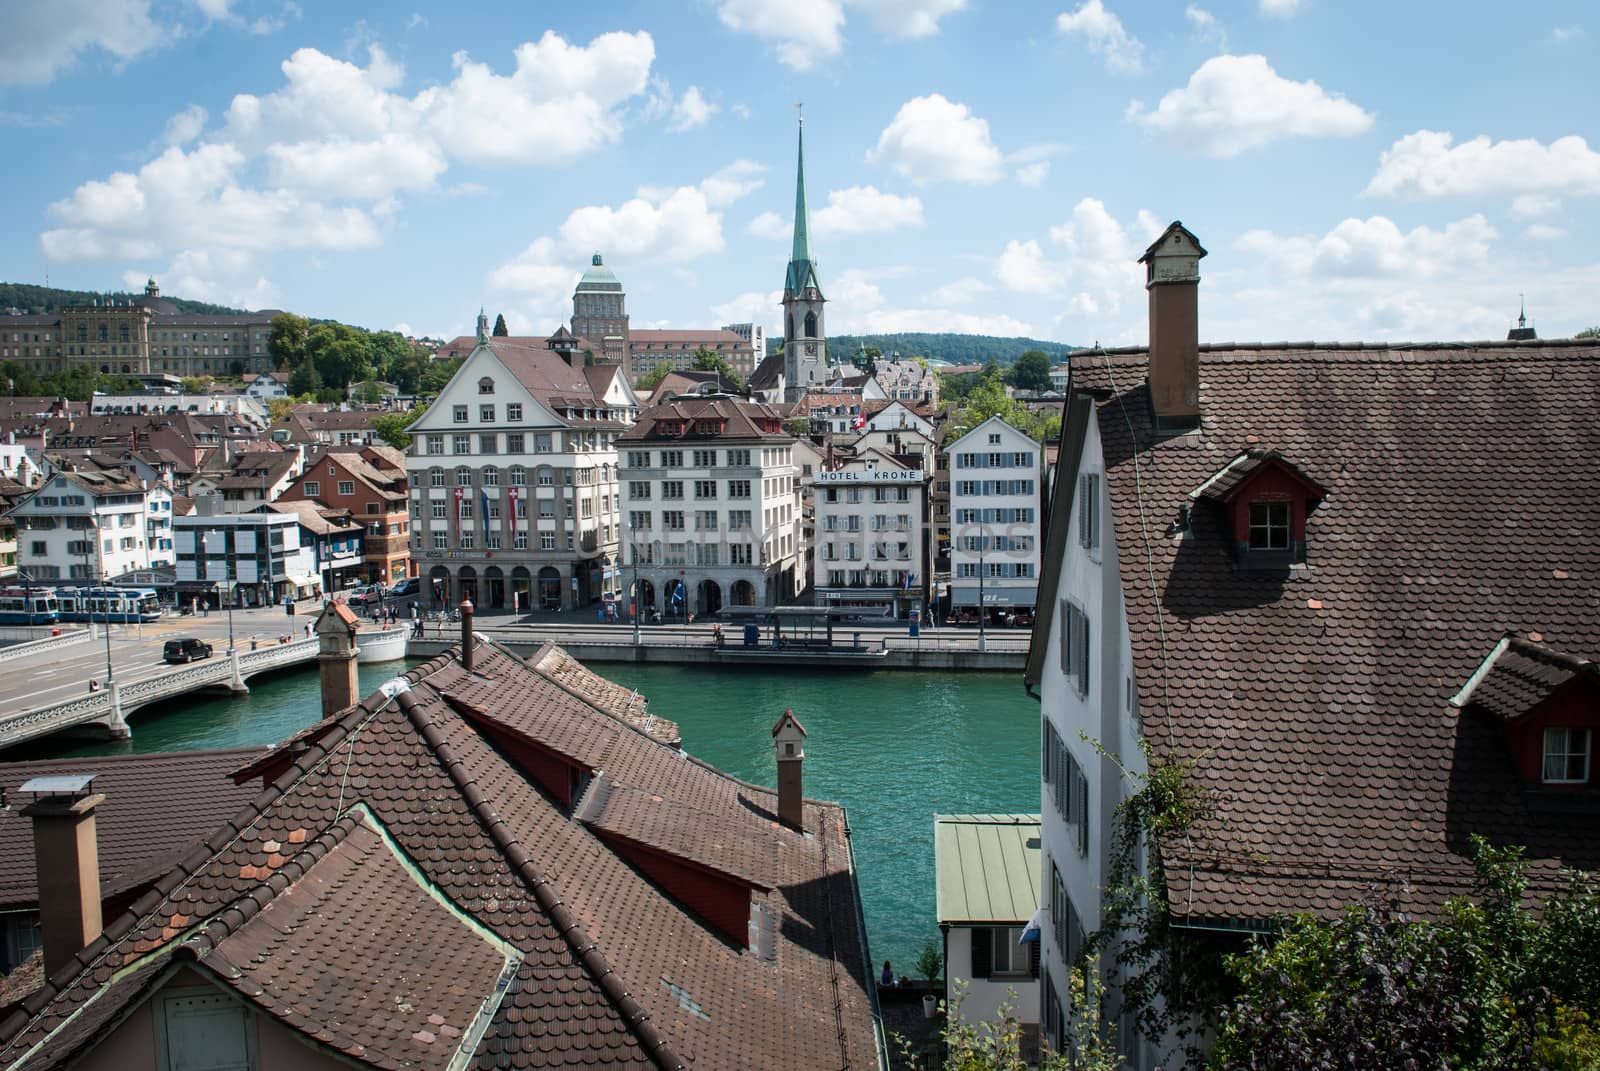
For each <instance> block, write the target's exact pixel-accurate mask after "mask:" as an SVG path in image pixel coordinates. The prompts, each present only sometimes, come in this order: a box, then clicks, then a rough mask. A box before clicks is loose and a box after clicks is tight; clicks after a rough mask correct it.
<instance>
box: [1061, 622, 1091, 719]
mask: <svg viewBox="0 0 1600 1071" xmlns="http://www.w3.org/2000/svg"><path fill="white" fill-rule="evenodd" d="M1060 655H1061V672H1062V673H1063V674H1064V675H1065V676H1066V678H1067V679H1068V680H1069V681H1071V682H1072V687H1073V689H1074V690H1075V691H1076V692H1077V693H1078V695H1079V696H1081V697H1083V698H1085V699H1087V698H1088V697H1089V615H1087V614H1085V613H1084V612H1083V611H1082V610H1080V609H1078V606H1077V604H1076V603H1074V602H1073V601H1072V600H1071V599H1062V600H1061V651H1060Z"/></svg>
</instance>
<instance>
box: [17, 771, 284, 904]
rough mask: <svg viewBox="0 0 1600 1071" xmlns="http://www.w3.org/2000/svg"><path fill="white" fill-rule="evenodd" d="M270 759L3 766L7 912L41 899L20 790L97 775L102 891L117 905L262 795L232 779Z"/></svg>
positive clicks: (30, 829)
mask: <svg viewBox="0 0 1600 1071" xmlns="http://www.w3.org/2000/svg"><path fill="white" fill-rule="evenodd" d="M262 754H264V752H263V749H261V748H233V749H230V750H226V751H182V752H174V753H172V754H156V755H105V756H99V757H95V758H77V759H43V760H40V761H37V762H7V763H0V791H3V793H4V795H5V798H6V800H7V801H8V802H10V803H11V804H13V806H10V807H0V910H9V909H18V908H31V907H33V906H35V905H37V903H38V902H39V892H38V886H37V885H36V884H35V882H34V871H33V823H32V821H31V820H30V819H28V818H24V817H23V816H22V815H21V813H20V810H19V806H20V803H21V802H25V801H26V800H27V798H28V797H27V796H25V795H23V794H22V793H21V792H19V791H18V790H19V789H20V788H21V787H22V785H23V784H24V783H25V782H27V781H30V780H32V779H33V778H35V777H45V776H48V775H59V774H94V775H95V782H94V790H95V791H96V792H100V793H104V794H105V797H106V799H105V802H104V803H102V804H100V806H99V807H98V808H96V810H95V826H96V830H97V833H98V838H97V839H98V842H99V856H100V891H101V894H102V896H103V897H104V898H106V899H108V900H111V899H114V898H115V897H117V896H118V895H119V894H121V893H123V892H126V891H127V890H128V889H130V888H133V887H136V886H138V885H139V884H141V883H143V882H145V881H149V880H153V879H154V878H155V877H156V876H158V875H160V874H162V873H165V872H166V870H167V869H168V868H169V867H170V866H171V865H172V863H173V862H174V861H176V860H177V859H179V858H181V857H182V856H183V855H184V854H185V853H187V852H188V851H189V850H190V849H191V848H193V847H194V846H195V845H196V844H198V843H200V841H201V840H203V839H204V838H205V837H206V836H208V835H209V834H211V833H212V832H213V831H214V830H215V829H216V828H217V826H218V825H219V824H220V823H221V822H223V821H224V820H225V819H226V818H228V817H229V816H230V815H233V814H235V813H237V812H238V810H239V808H240V807H242V806H244V805H245V804H246V803H247V802H248V801H249V800H250V799H251V798H253V797H254V795H255V792H254V791H253V790H250V789H244V788H239V787H237V786H236V785H235V784H234V783H233V782H232V781H230V780H229V779H228V774H229V773H231V772H232V771H233V769H234V768H235V767H237V766H239V765H240V764H241V763H244V762H246V761H249V760H252V759H255V758H257V757H259V756H261V755H262Z"/></svg>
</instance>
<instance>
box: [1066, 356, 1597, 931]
mask: <svg viewBox="0 0 1600 1071" xmlns="http://www.w3.org/2000/svg"><path fill="white" fill-rule="evenodd" d="M1145 367H1146V355H1145V353H1144V352H1143V351H1121V352H1117V353H1109V354H1084V355H1082V356H1076V355H1075V356H1074V357H1073V358H1072V359H1071V368H1072V376H1073V381H1074V386H1075V387H1077V388H1078V389H1080V390H1091V391H1094V392H1095V413H1096V415H1097V418H1098V427H1099V433H1100V439H1101V444H1102V449H1103V453H1104V458H1105V464H1106V482H1107V488H1108V491H1109V494H1110V501H1111V511H1112V514H1113V517H1114V520H1115V527H1116V541H1117V546H1116V553H1117V560H1118V561H1119V562H1120V568H1121V572H1122V592H1123V598H1124V600H1125V604H1126V614H1127V622H1128V628H1129V631H1130V633H1131V639H1132V645H1133V660H1134V667H1135V670H1136V674H1137V683H1138V696H1139V707H1140V716H1141V718H1142V724H1143V728H1144V732H1145V734H1146V736H1147V737H1148V738H1149V739H1150V740H1151V741H1152V742H1153V743H1154V744H1155V745H1156V746H1157V747H1158V749H1160V750H1162V751H1176V752H1177V753H1180V754H1183V755H1187V756H1192V757H1193V758H1194V759H1195V767H1194V776H1195V778H1196V779H1197V781H1198V783H1199V784H1200V785H1202V786H1203V787H1204V789H1205V790H1206V791H1207V794H1208V796H1209V798H1210V799H1212V800H1213V801H1214V802H1215V804H1216V815H1215V817H1214V819H1213V820H1211V821H1210V822H1208V823H1206V824H1205V825H1203V826H1202V827H1199V828H1197V829H1196V830H1195V831H1194V836H1193V837H1192V839H1189V840H1185V841H1181V842H1180V841H1177V840H1168V841H1167V842H1166V843H1165V846H1164V853H1165V855H1166V858H1167V866H1168V873H1169V874H1170V875H1171V876H1172V878H1171V881H1172V886H1171V904H1170V906H1171V908H1172V910H1173V911H1174V912H1175V913H1177V914H1179V915H1182V916H1188V917H1192V918H1197V919H1204V918H1226V919H1232V920H1236V921H1238V920H1252V919H1253V920H1260V919H1265V918H1267V917H1269V916H1271V915H1273V914H1276V913H1279V912H1284V911H1297V910H1312V911H1321V912H1331V911H1335V910H1337V909H1338V908H1339V907H1341V906H1342V905H1345V904H1348V903H1350V902H1352V901H1354V900H1356V899H1358V898H1360V897H1361V896H1362V895H1364V894H1365V892H1366V891H1367V890H1368V889H1369V887H1370V885H1371V884H1372V883H1373V882H1375V881H1385V880H1390V879H1394V880H1396V881H1398V882H1399V884H1398V885H1397V886H1396V889H1397V892H1396V894H1395V895H1396V896H1397V897H1398V898H1399V899H1400V900H1401V901H1402V902H1403V903H1404V905H1405V909H1406V910H1410V911H1416V912H1421V913H1427V912H1431V911H1434V910H1436V909H1437V908H1438V906H1439V904H1440V902H1441V901H1442V900H1443V898H1444V897H1446V896H1448V895H1451V894H1454V893H1461V892H1466V891H1468V890H1469V889H1470V884H1471V880H1472V866H1471V861H1470V857H1469V847H1468V838H1469V836H1470V835H1471V834H1473V833H1481V834H1483V835H1485V836H1487V837H1489V838H1490V839H1491V840H1493V841H1495V842H1498V843H1518V844H1523V845H1526V846H1527V849H1528V855H1529V857H1530V858H1531V859H1532V860H1534V862H1533V864H1532V868H1533V869H1532V873H1533V875H1534V878H1535V880H1536V882H1537V881H1548V880H1551V879H1552V876H1553V874H1554V872H1555V868H1556V867H1557V866H1558V865H1560V864H1566V865H1569V866H1577V867H1583V868H1588V869H1593V868H1595V867H1596V866H1597V865H1600V826H1597V825H1596V824H1595V823H1593V822H1592V821H1587V820H1585V821H1584V822H1580V823H1575V822H1573V821H1572V820H1571V818H1570V817H1563V816H1560V815H1557V814H1552V813H1550V812H1549V811H1548V810H1547V809H1543V808H1541V806H1540V801H1541V794H1540V793H1539V791H1538V790H1537V788H1532V789H1529V788H1527V787H1526V786H1524V785H1523V783H1522V782H1521V781H1519V779H1518V778H1517V775H1516V773H1515V769H1514V767H1513V763H1512V756H1511V755H1510V754H1509V753H1508V750H1507V746H1506V743H1505V739H1504V733H1503V729H1502V727H1501V726H1500V725H1499V724H1498V723H1497V722H1496V721H1495V720H1494V719H1493V718H1492V717H1490V716H1488V715H1486V714H1484V713H1482V712H1481V711H1479V710H1474V709H1467V710H1461V711H1458V710H1457V709H1456V708H1454V707H1453V706H1451V705H1450V703H1449V700H1450V698H1451V697H1452V696H1453V695H1455V694H1456V693H1457V692H1458V691H1459V690H1460V689H1461V688H1462V686H1463V684H1464V683H1465V682H1466V681H1467V680H1468V679H1469V677H1471V676H1472V674H1473V673H1474V671H1475V670H1476V669H1477V668H1478V667H1479V665H1480V664H1481V663H1482V662H1483V660H1484V657H1485V654H1486V653H1487V652H1488V651H1489V650H1490V649H1491V648H1492V647H1493V646H1494V644H1495V642H1496V641H1497V640H1498V639H1499V638H1500V637H1501V636H1502V635H1504V634H1506V633H1508V632H1509V633H1514V634H1517V635H1524V636H1525V635H1528V634H1529V633H1535V632H1537V633H1540V634H1542V636H1543V639H1544V642H1545V643H1547V644H1548V645H1550V646H1551V647H1553V648H1555V649H1557V650H1561V651H1565V652H1570V653H1571V654H1573V655H1575V656H1577V657H1579V658H1594V657H1595V656H1596V655H1597V654H1600V612H1597V610H1596V607H1597V606H1600V540H1597V539H1596V538H1595V536H1594V533H1595V532H1596V531H1600V495H1596V494H1595V493H1594V489H1593V462H1594V459H1595V458H1596V457H1600V424H1597V423H1596V421H1595V419H1594V414H1595V413H1596V412H1600V345H1596V344H1593V343H1591V344H1588V345H1580V344H1559V343H1558V344H1546V345H1540V344H1527V343H1522V344H1517V343H1512V344H1506V343H1483V344H1440V345H1429V346H1412V345H1401V344H1396V345H1387V346H1334V345H1328V346H1310V345H1307V346H1298V345H1291V344H1282V345H1276V346H1274V345H1262V346H1248V347H1235V346H1202V347H1201V349H1200V384H1201V387H1200V399H1201V412H1202V415H1203V425H1202V428H1201V430H1200V431H1199V432H1197V433H1193V434H1190V435H1182V436H1177V437H1168V438H1157V437H1155V436H1153V435H1152V427H1151V416H1150V407H1149V399H1148V392H1147V388H1146V385H1145ZM1068 408H1069V411H1070V410H1071V404H1070V403H1069V406H1068ZM1250 446H1259V447H1260V448H1262V449H1266V450H1276V451H1280V452H1281V453H1282V454H1283V456H1284V457H1286V458H1290V459H1292V460H1293V462H1294V463H1295V464H1296V465H1297V466H1299V467H1300V468H1301V470H1302V471H1303V472H1304V473H1305V474H1306V475H1307V476H1308V477H1310V478H1311V479H1313V480H1316V481H1317V482H1319V483H1320V484H1321V485H1323V486H1324V487H1326V488H1327V492H1328V495H1327V498H1326V500H1325V501H1323V502H1322V503H1321V505H1319V506H1318V507H1317V509H1316V511H1315V513H1313V514H1311V516H1310V518H1309V521H1308V527H1307V532H1306V543H1307V552H1306V568H1305V569H1304V570H1296V571H1295V572H1293V573H1292V574H1289V575H1270V574H1260V573H1251V572H1241V571H1236V570H1235V568H1234V562H1233V559H1232V557H1231V553H1230V552H1231V549H1232V539H1231V533H1230V532H1229V531H1228V530H1227V528H1226V525H1227V521H1226V518H1225V516H1224V510H1223V508H1222V507H1221V506H1219V505H1217V504H1214V503H1209V502H1200V503H1197V504H1196V505H1195V507H1194V509H1193V517H1192V527H1191V531H1190V532H1189V533H1188V534H1187V535H1186V536H1184V537H1182V538H1175V537H1169V536H1168V535H1167V534H1165V532H1166V529H1167V526H1168V523H1169V522H1170V521H1172V520H1173V519H1174V518H1175V517H1176V516H1177V515H1178V511H1179V507H1180V506H1181V505H1183V504H1184V503H1185V502H1187V501H1188V500H1189V499H1188V496H1189V493H1190V492H1191V491H1192V490H1194V489H1195V488H1196V487H1198V486H1199V485H1200V484H1202V483H1203V482H1204V481H1205V480H1206V479H1207V478H1208V477H1210V476H1212V475H1213V474H1215V473H1216V472H1217V471H1218V470H1219V469H1221V468H1222V467H1223V465H1224V464H1225V463H1226V462H1227V461H1228V459H1230V458H1232V457H1234V456H1236V455H1237V454H1238V453H1240V452H1241V451H1242V450H1244V449H1246V448H1247V447H1250ZM1072 483H1073V481H1070V480H1067V481H1062V487H1061V489H1060V494H1059V495H1058V496H1057V499H1056V502H1057V504H1058V505H1059V504H1060V503H1061V502H1062V501H1063V499H1065V500H1066V501H1067V503H1068V505H1070V497H1071V494H1072V493H1073V488H1072V486H1071V485H1072Z"/></svg>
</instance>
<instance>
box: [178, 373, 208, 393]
mask: <svg viewBox="0 0 1600 1071" xmlns="http://www.w3.org/2000/svg"><path fill="white" fill-rule="evenodd" d="M210 385H211V377H210V376H184V377H183V393H185V394H204V393H205V392H206V388H207V387H209V386H210Z"/></svg>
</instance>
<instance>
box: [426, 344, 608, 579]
mask: <svg viewBox="0 0 1600 1071" xmlns="http://www.w3.org/2000/svg"><path fill="white" fill-rule="evenodd" d="M568 337H570V336H568ZM548 342H549V340H545V339H538V340H517V339H509V338H491V337H489V324H488V319H487V317H486V316H484V315H482V314H480V315H479V317H478V342H477V345H476V346H475V347H474V348H473V349H472V351H471V352H470V353H469V354H468V355H467V357H466V359H465V360H464V361H463V362H462V364H461V367H460V368H459V369H457V371H456V374H455V375H454V376H453V377H452V378H451V380H450V382H449V383H447V384H446V385H445V388H444V390H443V391H441V392H440V393H439V397H438V398H437V399H436V400H435V401H434V403H433V404H432V405H431V406H429V407H428V410H427V412H425V413H424V414H423V415H422V416H421V418H419V419H418V420H417V421H416V422H415V423H414V424H412V425H411V426H410V428H409V429H408V430H409V431H410V433H411V436H412V443H411V446H410V448H409V451H408V453H407V456H406V472H407V477H408V487H409V496H410V506H411V520H410V525H411V557H412V559H413V560H414V561H415V562H416V563H417V568H416V574H417V575H418V576H421V577H422V578H423V580H424V583H423V593H424V596H425V598H427V599H428V600H430V602H431V603H432V604H434V605H440V606H442V605H445V604H453V603H458V602H460V600H461V599H462V598H463V597H466V598H469V599H471V600H472V601H473V603H474V604H475V605H477V606H478V607H480V608H482V609H485V610H500V609H506V610H510V609H517V608H522V609H526V608H528V607H530V606H532V607H535V608H540V607H542V608H549V609H566V610H571V609H578V608H581V607H585V606H588V605H589V604H590V603H593V602H597V601H599V600H600V598H601V597H602V595H603V594H605V593H607V592H611V591H614V590H615V588H616V577H617V572H616V566H617V532H618V510H619V504H618V484H617V452H616V447H615V442H616V439H617V437H618V436H619V435H621V434H622V433H623V432H624V431H626V430H627V429H628V426H629V424H630V423H631V422H632V420H633V418H634V416H635V415H636V414H637V412H638V408H639V406H638V399H637V398H636V397H635V396H634V394H633V391H632V389H631V388H630V387H629V386H628V383H627V380H626V379H625V378H624V377H623V375H622V371H621V368H620V367H619V366H617V365H590V366H585V364H584V360H583V354H582V353H580V352H577V351H576V350H574V349H573V348H571V347H570V346H567V347H562V348H559V349H557V348H552V347H551V345H549V344H548Z"/></svg>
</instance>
